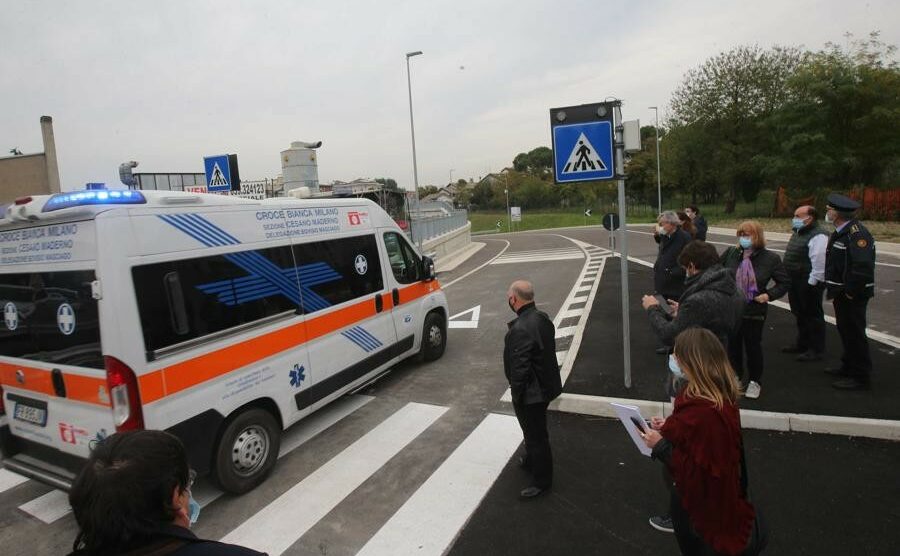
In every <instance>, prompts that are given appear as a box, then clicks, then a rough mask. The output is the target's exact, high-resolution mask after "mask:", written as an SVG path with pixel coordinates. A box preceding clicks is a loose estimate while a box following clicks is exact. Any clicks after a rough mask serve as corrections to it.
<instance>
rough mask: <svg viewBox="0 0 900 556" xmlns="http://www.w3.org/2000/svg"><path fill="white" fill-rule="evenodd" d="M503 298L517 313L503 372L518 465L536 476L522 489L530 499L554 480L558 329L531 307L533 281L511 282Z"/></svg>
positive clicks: (559, 385)
mask: <svg viewBox="0 0 900 556" xmlns="http://www.w3.org/2000/svg"><path fill="white" fill-rule="evenodd" d="M506 299H507V303H508V304H509V308H510V309H512V310H513V311H514V312H515V313H516V315H517V316H516V318H515V319H513V320H512V321H510V322H509V323H508V327H509V330H508V331H507V333H506V338H505V339H504V347H503V370H504V372H505V373H506V380H507V381H509V387H510V390H511V392H512V400H513V409H515V412H516V418H518V420H519V426H521V427H522V435H523V436H524V437H525V455H524V456H523V457H522V458H520V460H519V465H521V466H522V467H523V468H525V469H526V470H528V471H531V473H532V475H533V477H534V481H533V483H532V484H531V485H529V486H527V487H525V488H524V489H522V492H521V493H520V494H521V497H522V498H523V499H528V498H534V497H535V496H538V495H539V494H541V493H543V492H545V491H546V490H547V489H549V488H550V486H551V485H552V483H553V454H552V452H551V451H550V435H549V433H548V432H547V406H548V405H549V404H550V402H551V401H553V399H555V398H556V397H557V396H559V395H560V393H562V380H561V378H560V376H559V364H558V363H557V362H556V339H555V338H556V328H555V327H554V326H553V322H552V321H551V320H550V317H548V316H547V314H546V313H544V312H543V311H538V310H537V308H536V307H535V305H534V287H533V286H532V285H531V282H527V281H525V280H517V281H515V282H513V283H512V285H511V286H510V287H509V290H507V292H506Z"/></svg>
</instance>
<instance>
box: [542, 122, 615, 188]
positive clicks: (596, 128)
mask: <svg viewBox="0 0 900 556" xmlns="http://www.w3.org/2000/svg"><path fill="white" fill-rule="evenodd" d="M553 172H554V177H555V178H556V182H557V183H568V182H578V181H589V180H609V179H613V178H614V177H615V162H614V159H613V129H612V122H610V121H608V120H601V121H594V122H582V123H574V124H568V125H556V126H553Z"/></svg>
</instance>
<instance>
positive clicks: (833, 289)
mask: <svg viewBox="0 0 900 556" xmlns="http://www.w3.org/2000/svg"><path fill="white" fill-rule="evenodd" d="M859 206H860V205H859V203H858V202H857V201H854V200H853V199H850V198H849V197H845V196H844V195H840V194H838V193H832V194H831V195H829V196H828V206H827V208H828V212H827V213H826V214H825V221H826V222H830V223H832V224H834V228H835V230H834V233H833V234H831V237H830V238H829V239H828V248H827V251H826V254H825V287H826V288H827V290H828V293H827V294H826V295H827V297H828V299H830V300H831V301H832V302H833V303H834V320H835V321H836V324H837V329H838V334H840V336H841V343H842V344H843V347H844V353H843V355H842V356H841V366H840V367H839V368H837V369H829V371H832V374H837V375H841V376H842V377H843V378H841V379H840V380H838V381H836V382H835V383H833V384H832V386H834V387H835V388H838V389H840V390H867V389H868V388H869V381H870V376H869V375H871V373H872V357H871V355H870V354H869V341H868V340H867V339H866V306H867V305H868V304H869V299H871V298H872V297H873V296H874V295H875V240H874V239H873V238H872V234H870V233H869V230H867V229H866V227H865V226H863V225H862V223H861V222H860V221H859V220H856V219H855V218H853V213H854V212H855V211H856V209H858V208H859Z"/></svg>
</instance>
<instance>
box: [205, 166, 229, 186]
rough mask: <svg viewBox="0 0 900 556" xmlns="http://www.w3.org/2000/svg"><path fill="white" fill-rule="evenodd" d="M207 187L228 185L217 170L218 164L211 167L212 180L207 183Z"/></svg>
mask: <svg viewBox="0 0 900 556" xmlns="http://www.w3.org/2000/svg"><path fill="white" fill-rule="evenodd" d="M209 185H212V186H216V185H228V180H226V179H225V175H224V174H222V169H221V168H219V163H218V162H216V163H215V165H214V166H213V171H212V179H211V180H210V181H209Z"/></svg>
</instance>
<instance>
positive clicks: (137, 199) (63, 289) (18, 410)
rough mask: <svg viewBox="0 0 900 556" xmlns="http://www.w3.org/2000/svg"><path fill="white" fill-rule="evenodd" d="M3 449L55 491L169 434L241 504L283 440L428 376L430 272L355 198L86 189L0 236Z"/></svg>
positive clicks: (434, 342)
mask: <svg viewBox="0 0 900 556" xmlns="http://www.w3.org/2000/svg"><path fill="white" fill-rule="evenodd" d="M0 307H2V308H3V317H4V319H3V322H2V323H0V402H2V404H0V448H2V453H3V458H4V459H3V464H4V465H5V466H6V467H7V468H9V469H11V470H13V471H16V472H18V473H21V474H24V475H27V476H29V477H33V478H36V479H38V480H42V481H44V482H47V483H50V484H52V485H55V486H57V487H60V488H67V487H68V486H69V485H70V484H71V481H72V480H73V479H74V476H75V474H76V473H77V471H78V469H79V468H80V466H81V465H82V464H83V462H84V459H85V458H86V456H87V455H88V452H89V450H90V448H91V446H92V445H94V444H95V443H96V442H97V441H98V440H100V439H103V438H104V437H106V436H107V435H110V434H112V433H114V432H116V431H124V430H132V429H141V428H148V429H162V430H167V431H170V432H172V433H174V434H175V435H177V436H178V437H180V438H181V439H182V441H183V442H184V444H185V446H186V447H187V449H188V452H189V454H190V458H191V465H192V466H193V468H194V469H196V470H197V471H198V472H200V473H204V472H209V473H211V474H212V475H213V476H214V477H215V479H216V480H217V481H218V483H219V484H220V485H221V487H222V488H223V489H225V490H227V491H229V492H234V493H242V492H246V491H248V490H250V489H251V488H253V487H254V486H256V485H257V484H259V483H260V482H261V481H263V480H264V479H265V478H266V476H267V475H268V473H269V472H270V471H271V470H272V467H273V466H274V465H275V461H276V459H277V456H278V449H279V439H280V434H281V431H282V430H283V429H285V428H286V427H289V426H290V425H292V424H293V423H295V422H297V421H298V420H300V419H302V418H303V417H305V416H306V415H309V414H310V413H312V412H313V411H315V410H316V409H318V408H320V407H322V406H323V405H325V404H327V403H329V402H330V401H332V400H334V399H335V398H337V397H339V396H341V395H342V394H345V393H346V392H348V391H350V390H353V389H354V388H358V387H359V386H361V385H363V384H365V383H366V382H367V381H370V380H372V379H373V378H374V377H376V376H377V375H378V374H379V373H382V372H383V371H385V370H386V369H387V368H389V367H391V366H392V365H394V364H396V363H397V362H398V361H400V360H402V359H404V358H407V357H410V356H413V355H419V356H421V357H422V358H424V359H425V360H433V359H437V358H438V357H440V356H441V355H442V354H443V352H444V347H445V345H446V337H447V335H446V330H447V315H448V312H447V300H446V297H445V295H444V292H443V291H442V290H441V288H440V285H439V284H438V282H437V280H435V278H434V264H433V262H432V261H431V260H429V259H428V258H427V257H421V256H420V255H419V254H418V253H417V252H416V249H415V248H414V247H413V246H412V245H411V244H410V243H409V242H408V241H407V239H406V237H405V236H404V234H403V232H402V231H401V230H400V228H399V227H398V226H397V225H396V224H395V223H394V221H393V220H391V218H390V217H389V216H388V214H387V213H386V212H384V211H383V210H382V209H381V208H380V207H378V206H377V205H376V204H374V203H372V202H371V201H367V200H364V199H340V200H337V199H327V200H313V199H292V198H286V199H268V200H265V201H253V200H245V199H239V198H234V197H225V196H219V195H212V194H202V193H198V194H192V193H175V192H162V191H159V192H157V191H117V190H104V189H101V190H89V191H79V192H71V193H60V194H56V195H52V196H34V197H26V198H22V199H18V200H17V201H16V202H15V204H14V205H11V206H10V207H9V208H8V209H7V211H6V215H5V217H4V218H2V219H0Z"/></svg>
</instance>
